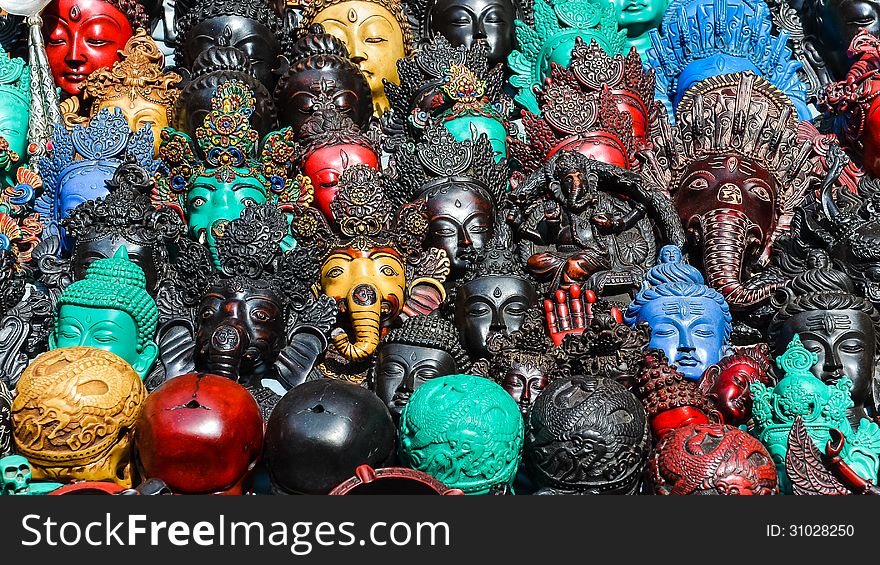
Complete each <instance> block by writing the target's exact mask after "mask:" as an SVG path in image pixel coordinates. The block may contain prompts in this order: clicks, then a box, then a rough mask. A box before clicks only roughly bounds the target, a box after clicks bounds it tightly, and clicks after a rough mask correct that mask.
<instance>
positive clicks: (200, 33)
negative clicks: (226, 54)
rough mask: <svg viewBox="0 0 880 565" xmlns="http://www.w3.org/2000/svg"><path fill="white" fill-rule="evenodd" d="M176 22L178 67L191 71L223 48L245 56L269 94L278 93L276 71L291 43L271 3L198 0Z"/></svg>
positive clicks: (246, 0)
mask: <svg viewBox="0 0 880 565" xmlns="http://www.w3.org/2000/svg"><path fill="white" fill-rule="evenodd" d="M175 21H176V23H175V28H176V32H177V46H176V51H175V56H174V59H175V62H176V63H177V64H178V65H180V66H181V67H184V68H190V67H191V66H192V65H193V63H194V62H195V60H196V59H197V58H198V57H199V55H201V54H202V53H204V52H205V51H206V50H208V49H209V48H211V47H212V46H215V45H221V44H224V45H228V46H231V47H235V48H236V49H239V50H241V52H243V53H244V54H246V55H247V58H248V59H249V61H250V72H251V73H252V74H253V76H254V77H255V78H256V79H257V80H258V81H260V82H261V83H263V86H265V87H266V89H267V90H268V91H269V92H272V91H273V90H274V89H275V83H276V82H277V80H278V77H277V75H276V74H275V70H276V69H277V68H278V64H279V62H280V57H281V55H285V54H287V53H288V52H289V51H290V43H291V39H290V38H289V36H288V35H287V34H285V33H284V31H283V29H282V27H283V26H282V23H281V19H280V18H279V17H278V15H277V14H276V13H275V11H274V10H273V9H272V8H271V7H270V5H269V3H268V2H262V1H259V0H196V1H195V2H192V3H190V6H189V7H188V9H187V10H186V11H181V13H180V14H178V15H177V16H176V17H175Z"/></svg>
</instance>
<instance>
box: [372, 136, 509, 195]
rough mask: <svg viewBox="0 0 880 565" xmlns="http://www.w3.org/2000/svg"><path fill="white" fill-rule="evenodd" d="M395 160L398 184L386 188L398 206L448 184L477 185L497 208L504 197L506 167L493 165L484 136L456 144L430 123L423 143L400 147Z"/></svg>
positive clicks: (498, 164) (452, 138)
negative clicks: (463, 183)
mask: <svg viewBox="0 0 880 565" xmlns="http://www.w3.org/2000/svg"><path fill="white" fill-rule="evenodd" d="M394 159H395V163H396V166H397V171H398V179H397V180H398V182H397V183H395V184H394V185H393V186H390V187H388V192H389V197H390V198H392V199H393V200H394V201H395V202H397V203H398V204H402V203H404V202H411V201H413V200H415V199H417V198H419V197H421V196H422V195H424V194H425V193H426V192H427V191H429V190H432V189H434V188H439V187H441V186H443V185H447V184H449V183H450V182H465V183H467V184H469V185H476V186H479V187H480V188H482V189H483V190H485V191H486V193H487V194H488V195H489V196H490V197H491V198H492V200H493V202H494V203H495V206H496V207H499V206H500V205H501V203H502V202H503V200H504V198H505V191H506V186H507V166H506V165H505V164H504V163H496V162H495V159H494V157H493V152H492V146H491V145H490V144H489V140H488V139H486V136H485V135H481V136H480V137H479V138H478V139H477V140H476V141H471V140H466V141H458V140H456V139H455V138H454V137H453V136H452V134H451V133H450V132H449V130H447V129H446V128H445V127H444V126H443V125H442V124H429V125H428V127H427V128H426V129H425V135H424V137H423V139H422V141H420V142H418V143H414V142H409V143H405V144H403V145H401V146H400V147H398V150H397V151H396V152H395V154H394Z"/></svg>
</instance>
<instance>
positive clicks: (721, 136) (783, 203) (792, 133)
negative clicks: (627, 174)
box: [640, 73, 813, 248]
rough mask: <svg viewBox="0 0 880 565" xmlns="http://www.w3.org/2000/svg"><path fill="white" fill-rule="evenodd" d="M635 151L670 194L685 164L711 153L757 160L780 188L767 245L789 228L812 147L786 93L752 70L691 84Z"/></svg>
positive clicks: (650, 178)
mask: <svg viewBox="0 0 880 565" xmlns="http://www.w3.org/2000/svg"><path fill="white" fill-rule="evenodd" d="M677 121H678V123H677V124H676V125H675V126H670V125H669V124H668V123H666V122H665V121H662V122H661V123H660V125H661V127H660V128H659V130H658V131H657V134H656V135H655V136H654V137H653V139H652V141H653V144H654V149H653V150H649V151H644V152H642V153H641V154H640V160H641V161H642V171H643V176H644V177H645V178H646V179H648V181H649V182H653V183H656V188H657V189H658V190H662V191H665V192H667V193H673V194H674V193H675V192H676V191H677V190H678V189H679V184H680V183H681V182H682V181H683V180H684V179H683V178H682V175H683V174H684V173H685V171H686V169H687V167H688V166H689V165H690V164H691V163H693V162H694V161H697V160H699V159H703V158H706V157H708V156H711V155H727V154H734V155H741V156H743V157H747V158H749V159H753V160H755V161H757V162H758V163H760V164H761V165H762V166H763V167H765V168H766V169H767V171H768V172H769V173H770V174H771V175H772V176H773V178H774V179H775V180H776V182H777V186H778V187H779V192H778V194H777V199H776V216H777V221H776V228H775V230H774V232H773V234H771V236H770V238H768V241H767V247H768V248H769V246H770V244H771V243H772V242H773V240H774V239H776V237H777V236H778V235H779V234H780V233H782V232H783V231H784V230H785V229H787V228H788V226H789V224H790V222H791V217H792V214H793V212H794V208H795V206H797V205H798V204H799V203H800V202H801V201H802V200H803V198H804V195H805V194H806V192H807V189H808V187H809V185H810V182H811V176H810V175H809V171H810V169H811V168H812V166H813V164H812V162H811V161H810V156H811V151H812V149H811V146H810V142H809V141H808V140H804V141H803V142H799V141H798V135H797V132H798V119H797V113H796V111H795V108H794V105H793V104H792V102H791V100H790V99H789V98H788V96H786V95H785V93H783V92H782V91H780V90H779V89H778V88H776V87H775V86H773V85H772V84H770V82H768V81H767V79H765V78H763V77H759V76H757V75H755V74H754V73H735V74H731V75H721V76H716V77H712V78H709V79H706V80H704V81H701V82H699V83H697V84H696V85H694V86H693V87H692V88H691V89H689V90H688V92H687V93H686V94H685V96H684V97H683V98H682V100H681V103H680V104H679V106H678V109H677Z"/></svg>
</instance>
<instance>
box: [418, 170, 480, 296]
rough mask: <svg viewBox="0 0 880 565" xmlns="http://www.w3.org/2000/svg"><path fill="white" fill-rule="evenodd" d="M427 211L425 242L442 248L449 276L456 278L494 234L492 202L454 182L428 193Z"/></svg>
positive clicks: (427, 244)
mask: <svg viewBox="0 0 880 565" xmlns="http://www.w3.org/2000/svg"><path fill="white" fill-rule="evenodd" d="M427 212H428V218H429V221H430V226H429V228H428V236H427V237H426V238H425V245H426V246H428V247H437V248H439V249H443V250H444V251H446V254H447V255H448V256H449V261H450V263H451V267H452V272H451V273H450V279H456V278H460V277H461V276H462V275H464V273H465V269H466V268H467V265H468V263H469V262H471V261H473V260H474V257H475V254H476V253H477V252H479V251H480V250H481V249H483V248H484V247H485V246H486V245H487V244H488V243H489V241H490V240H491V239H492V236H493V235H494V234H495V227H494V226H495V205H494V204H493V202H492V199H491V198H490V197H489V195H488V194H486V192H485V191H483V190H482V189H479V188H477V187H474V186H469V185H467V184H465V183H454V184H450V185H447V186H445V187H443V188H442V189H440V190H437V191H432V192H431V193H430V194H429V197H428V210H427Z"/></svg>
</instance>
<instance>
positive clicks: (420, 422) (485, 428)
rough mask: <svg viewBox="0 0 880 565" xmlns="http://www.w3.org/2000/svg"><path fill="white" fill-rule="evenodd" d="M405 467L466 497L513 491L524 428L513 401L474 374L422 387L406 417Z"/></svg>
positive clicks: (402, 457) (403, 419)
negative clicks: (431, 478)
mask: <svg viewBox="0 0 880 565" xmlns="http://www.w3.org/2000/svg"><path fill="white" fill-rule="evenodd" d="M399 437H400V444H399V456H400V461H401V464H403V465H405V466H407V467H411V468H413V469H416V470H418V471H423V472H425V473H428V474H429V475H432V476H433V477H434V478H436V479H437V480H439V481H440V482H442V483H443V484H445V485H446V486H448V487H449V488H458V489H461V490H462V491H464V493H465V494H494V493H502V492H508V490H509V488H510V485H511V484H512V482H513V479H514V477H515V476H516V472H517V468H518V467H519V463H520V456H521V453H522V447H523V438H524V424H523V417H522V415H521V414H520V411H519V407H518V406H517V404H516V401H515V400H514V399H513V397H511V396H510V394H508V393H507V392H506V391H505V390H504V389H503V388H501V386H500V385H498V384H496V383H495V382H493V381H491V380H489V379H486V378H483V377H477V376H474V375H447V376H443V377H437V378H435V379H431V380H429V381H427V382H425V383H423V384H422V386H420V387H419V389H418V390H416V391H415V392H414V393H413V394H412V396H411V397H410V400H409V402H408V403H407V404H406V406H405V407H404V409H403V412H402V413H401V416H400V434H399Z"/></svg>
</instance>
